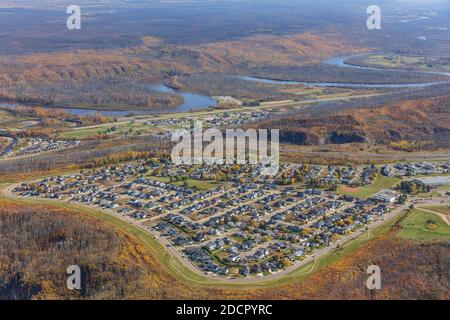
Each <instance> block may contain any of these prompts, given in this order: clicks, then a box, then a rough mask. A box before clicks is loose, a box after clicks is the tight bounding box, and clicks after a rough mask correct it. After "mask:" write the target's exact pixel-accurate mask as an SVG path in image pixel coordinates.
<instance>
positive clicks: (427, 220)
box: [398, 209, 450, 241]
mask: <svg viewBox="0 0 450 320" xmlns="http://www.w3.org/2000/svg"><path fill="white" fill-rule="evenodd" d="M401 226H402V229H401V230H400V231H399V233H398V236H399V237H401V238H406V239H411V240H417V241H433V240H446V239H447V240H448V239H449V237H450V227H449V226H448V225H447V224H446V223H445V222H444V221H443V220H442V219H441V218H440V217H439V216H438V215H436V214H433V213H431V212H425V211H422V210H420V209H414V210H412V211H411V212H410V213H409V214H408V216H407V217H406V218H405V219H404V220H403V221H402V223H401Z"/></svg>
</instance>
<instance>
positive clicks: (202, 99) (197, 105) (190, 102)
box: [0, 53, 450, 116]
mask: <svg viewBox="0 0 450 320" xmlns="http://www.w3.org/2000/svg"><path fill="white" fill-rule="evenodd" d="M365 54H367V53H365ZM352 57H355V55H347V56H340V57H333V58H329V59H327V60H324V61H323V62H322V63H324V64H329V65H333V66H337V67H342V68H353V69H365V70H382V71H387V72H399V71H405V70H398V69H385V68H376V67H367V66H358V65H353V64H349V63H347V62H346V61H347V60H348V59H350V58H352ZM406 71H408V70H406ZM420 72H421V73H428V74H436V75H445V76H449V77H450V73H449V72H434V71H420ZM236 77H237V78H238V79H241V80H246V81H253V82H259V83H268V84H277V85H300V84H301V85H304V86H307V87H341V88H365V89H401V88H425V87H431V86H434V85H438V84H443V83H446V81H437V82H425V83H386V84H378V83H349V82H309V81H289V80H275V79H266V78H257V77H248V76H236ZM150 89H152V90H155V91H158V92H161V93H169V94H177V95H180V96H182V97H183V99H184V102H183V103H182V104H181V105H179V106H177V107H175V108H161V109H149V110H121V111H108V110H92V109H80V108H64V110H65V111H67V112H69V113H71V114H76V115H87V114H91V113H95V112H100V113H101V114H103V115H105V116H126V115H129V114H135V115H148V114H162V113H177V112H188V111H190V110H199V109H206V108H209V107H213V106H216V105H217V101H216V100H214V99H213V98H211V97H208V96H205V95H201V94H196V93H191V92H186V91H182V90H178V89H174V88H171V87H169V86H167V85H165V84H163V83H157V84H153V85H151V86H150ZM16 106H17V104H14V103H1V102H0V107H3V108H11V109H12V108H15V107H16Z"/></svg>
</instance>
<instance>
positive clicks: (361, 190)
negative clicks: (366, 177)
mask: <svg viewBox="0 0 450 320" xmlns="http://www.w3.org/2000/svg"><path fill="white" fill-rule="evenodd" d="M399 182H400V179H398V178H390V177H384V176H382V175H378V177H377V178H376V179H375V180H374V182H373V183H372V184H371V185H369V186H365V187H357V188H354V187H348V186H339V187H338V190H337V192H338V193H339V194H344V195H348V196H353V197H357V198H368V197H370V196H371V195H373V194H375V193H377V192H378V191H380V190H383V189H387V188H392V187H393V186H395V185H396V184H398V183H399Z"/></svg>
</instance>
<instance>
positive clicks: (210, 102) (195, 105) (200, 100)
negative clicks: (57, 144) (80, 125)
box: [0, 83, 217, 117]
mask: <svg viewBox="0 0 450 320" xmlns="http://www.w3.org/2000/svg"><path fill="white" fill-rule="evenodd" d="M149 88H150V89H151V90H154V91H158V92H161V93H170V94H177V95H179V96H182V97H183V99H184V101H183V103H182V104H181V105H179V106H177V107H174V108H160V109H149V110H120V111H112V110H111V111H110V110H93V109H83V108H61V109H62V110H64V111H66V112H68V113H70V114H74V115H87V114H92V113H96V112H99V113H101V114H103V115H105V116H112V117H115V116H126V115H129V114H135V115H148V114H162V113H176V112H187V111H190V110H197V109H206V108H209V107H214V106H216V105H217V101H216V100H214V99H213V98H211V97H208V96H205V95H201V94H196V93H191V92H186V91H183V90H178V89H174V88H171V87H169V86H166V85H165V84H163V83H157V84H153V85H151V86H150V87H149ZM18 105H20V104H18V103H8V102H0V107H2V108H8V109H14V108H16V107H17V106H18Z"/></svg>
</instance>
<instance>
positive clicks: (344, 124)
mask: <svg viewBox="0 0 450 320" xmlns="http://www.w3.org/2000/svg"><path fill="white" fill-rule="evenodd" d="M360 103H361V102H360ZM255 126H257V127H260V128H279V129H280V140H281V141H282V142H286V143H292V144H298V145H318V144H343V143H361V142H369V143H379V144H390V143H392V142H399V141H411V142H414V141H422V142H424V145H427V146H430V147H433V146H434V147H448V146H449V144H450V96H449V95H448V94H446V95H442V96H439V97H435V98H427V99H419V100H407V101H400V102H391V103H388V104H385V105H381V106H378V107H370V108H365V107H360V108H355V109H349V110H344V111H336V112H330V113H322V114H315V115H310V114H308V115H305V114H289V115H282V116H279V117H274V118H273V119H269V120H264V121H261V122H260V123H257V124H255Z"/></svg>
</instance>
